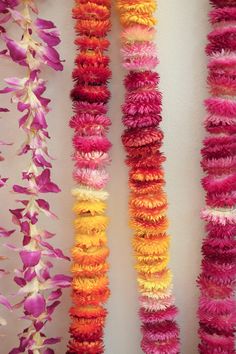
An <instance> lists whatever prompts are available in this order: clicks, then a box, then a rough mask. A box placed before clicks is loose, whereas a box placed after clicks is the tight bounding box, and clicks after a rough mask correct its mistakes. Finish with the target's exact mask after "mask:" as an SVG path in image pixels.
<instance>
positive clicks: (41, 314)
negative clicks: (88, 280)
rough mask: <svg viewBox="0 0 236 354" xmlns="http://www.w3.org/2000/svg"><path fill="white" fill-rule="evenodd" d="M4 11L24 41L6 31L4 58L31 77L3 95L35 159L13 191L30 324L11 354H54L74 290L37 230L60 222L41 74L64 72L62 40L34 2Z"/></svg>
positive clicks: (19, 273) (19, 278)
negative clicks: (49, 196)
mask: <svg viewBox="0 0 236 354" xmlns="http://www.w3.org/2000/svg"><path fill="white" fill-rule="evenodd" d="M17 5H19V7H16V6H17ZM0 11H2V12H5V13H6V17H9V16H10V17H11V18H12V20H13V21H14V22H15V23H16V24H17V25H18V26H19V28H20V30H21V31H22V36H21V39H20V40H19V41H16V40H14V39H12V38H11V37H9V36H8V34H7V33H6V32H5V31H4V30H2V31H1V38H2V40H3V41H4V42H5V44H6V50H5V51H3V52H2V53H1V54H2V55H4V56H5V57H7V58H9V59H11V60H12V61H14V62H16V63H17V64H19V65H21V66H23V67H25V68H26V69H27V75H26V77H23V78H16V77H13V78H8V79H6V80H5V81H6V83H7V85H8V86H7V87H6V88H5V89H3V90H1V91H0V93H11V96H12V98H11V100H12V102H14V103H16V104H17V109H18V111H19V112H21V113H22V112H23V116H22V117H21V118H20V119H19V126H20V128H21V129H22V130H23V131H24V132H25V134H26V140H25V142H24V143H23V145H22V147H21V149H20V152H19V155H24V154H27V153H28V154H30V156H31V157H30V163H29V167H28V168H27V169H26V170H25V171H23V173H22V181H23V185H14V186H13V191H14V192H15V193H17V194H18V195H19V196H18V198H17V201H18V203H19V204H20V207H19V208H17V209H15V210H11V213H12V216H13V222H14V223H15V224H16V225H18V226H19V227H20V231H21V232H22V234H23V243H22V247H21V248H16V247H15V246H13V245H8V247H10V248H11V249H13V250H15V251H18V252H19V255H20V258H21V260H22V263H23V268H22V269H19V270H16V271H15V275H16V276H15V278H14V280H15V282H16V283H17V284H18V285H19V286H20V289H19V291H18V293H17V295H21V296H22V297H23V298H22V301H21V302H20V303H19V304H17V305H15V307H17V308H19V307H22V308H23V312H24V314H23V316H22V317H21V318H22V319H24V320H27V322H28V321H29V322H30V324H29V326H28V327H27V328H25V329H24V330H23V332H22V333H20V334H19V346H18V347H17V348H14V349H13V350H12V351H11V352H10V353H11V354H17V353H23V352H27V353H29V354H30V353H43V354H51V353H54V351H53V350H52V349H51V348H50V345H51V344H55V343H58V342H59V341H60V338H47V337H46V335H45V333H44V329H45V325H46V323H47V322H48V321H50V320H51V317H52V314H53V312H54V310H55V308H56V307H57V306H58V305H59V304H60V301H59V298H60V297H61V295H62V291H61V288H64V287H68V286H69V284H70V277H68V276H65V275H62V274H57V275H54V276H52V275H51V270H52V268H53V264H52V262H51V259H52V258H60V259H68V258H67V257H65V256H64V254H63V252H62V251H61V250H60V249H56V248H54V247H53V246H52V245H51V244H50V243H49V242H48V239H50V238H51V237H52V236H53V234H52V233H51V232H49V231H47V230H44V229H42V228H40V227H39V226H38V220H39V218H40V215H43V214H44V215H46V216H48V217H50V218H55V215H54V214H53V213H52V212H51V210H50V206H49V203H48V202H47V201H46V200H45V199H43V197H42V194H43V195H44V194H46V193H58V192H59V191H60V189H59V188H58V186H57V185H56V184H55V183H54V182H52V180H51V172H50V169H51V167H52V166H51V162H50V157H49V155H48V149H47V139H48V138H49V135H48V132H47V123H46V114H47V113H48V112H49V108H48V104H49V102H50V100H49V99H48V98H45V97H44V96H43V94H44V92H45V90H46V84H45V81H44V80H42V79H41V78H40V72H41V71H40V69H41V66H42V64H46V65H47V66H50V67H52V68H53V69H55V70H62V69H63V67H62V64H61V61H60V57H59V54H58V53H57V51H56V50H55V48H54V47H55V46H56V45H57V44H59V43H60V39H59V33H58V31H57V29H56V27H55V25H54V24H53V22H51V21H47V20H44V19H40V18H38V17H37V18H35V19H34V18H33V17H32V14H33V13H34V14H36V15H37V14H38V10H37V6H36V4H35V2H34V1H33V0H25V1H13V0H12V1H1V2H0ZM23 196H24V197H23ZM20 198H21V199H20ZM48 257H49V258H50V260H49V259H47V258H48Z"/></svg>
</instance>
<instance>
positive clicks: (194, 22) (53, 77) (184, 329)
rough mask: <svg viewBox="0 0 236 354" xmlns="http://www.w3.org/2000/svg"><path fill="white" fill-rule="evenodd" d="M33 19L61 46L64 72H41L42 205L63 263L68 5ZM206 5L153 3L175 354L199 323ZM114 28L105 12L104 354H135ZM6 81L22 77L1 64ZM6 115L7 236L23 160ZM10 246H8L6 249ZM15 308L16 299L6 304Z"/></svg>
mask: <svg viewBox="0 0 236 354" xmlns="http://www.w3.org/2000/svg"><path fill="white" fill-rule="evenodd" d="M38 3H39V4H40V6H39V7H40V17H42V18H47V19H51V20H53V21H55V23H56V24H57V25H58V27H59V28H60V31H61V35H62V43H61V45H60V47H59V50H60V53H61V56H62V58H64V59H65V69H64V72H63V73H57V72H56V73H55V72H52V71H50V70H44V71H43V76H44V77H45V78H47V80H48V90H47V96H48V97H50V98H51V99H52V104H51V108H52V111H51V113H50V114H49V115H48V123H49V131H50V135H51V136H52V139H51V141H50V142H49V147H50V152H51V154H52V155H53V156H54V157H55V158H56V161H54V164H53V166H54V170H53V171H54V172H53V177H54V180H56V182H57V183H58V184H59V185H60V187H61V189H62V193H60V195H56V196H53V197H51V198H50V200H51V201H52V207H53V211H54V212H55V213H56V214H57V215H58V217H59V220H58V221H55V222H53V221H52V222H51V221H48V220H46V219H45V220H42V222H43V223H45V225H46V226H47V227H48V228H49V229H50V230H51V231H53V232H56V237H55V239H54V244H56V245H57V246H59V247H61V248H63V250H64V251H65V252H66V253H67V254H69V250H70V247H71V245H72V244H73V230H72V220H73V215H72V212H71V206H72V203H73V200H72V198H71V196H70V189H71V187H72V186H73V181H72V178H71V171H72V162H71V160H70V155H71V152H72V148H71V134H72V132H71V130H70V129H69V128H68V121H69V119H70V116H71V114H72V111H71V102H70V99H69V91H70V89H71V87H72V81H71V71H72V68H73V60H74V56H75V48H74V45H73V40H74V32H73V21H72V19H71V8H72V5H73V1H72V0H66V1H62V0H47V1H45V0H42V1H38ZM207 12H208V1H207V0H200V1H195V0H181V1H175V0H159V6H158V32H157V44H158V50H159V57H160V61H161V63H160V65H159V67H158V70H159V73H160V75H161V84H160V86H161V90H162V92H163V124H162V128H163V129H164V132H165V141H164V147H163V150H164V152H165V154H166V156H167V163H166V164H165V169H166V180H167V186H166V190H167V192H168V196H169V204H170V207H169V217H170V220H171V226H170V233H171V235H172V244H171V268H172V270H173V272H174V292H175V295H176V302H177V305H178V306H179V309H180V315H179V318H178V320H179V324H180V327H181V342H182V350H181V353H182V354H196V353H197V352H198V351H197V319H196V308H197V298H198V291H197V289H196V283H195V281H196V278H197V275H198V273H199V265H200V258H201V256H200V245H201V239H202V236H203V224H202V222H201V220H200V218H199V211H200V208H201V206H202V205H203V203H204V196H203V193H202V190H201V185H200V179H201V168H200V153H199V151H200V148H201V141H202V138H203V128H202V121H203V117H204V109H203V104H202V102H203V99H204V98H205V97H206V96H207V91H206V85H205V78H206V57H205V54H204V45H205V41H206V34H207V32H208V29H209V28H208V20H207ZM119 34H120V27H119V23H118V16H117V14H116V11H115V9H114V8H113V29H112V33H111V35H110V38H111V41H112V44H111V48H110V56H111V65H112V70H113V79H112V82H111V85H110V87H111V92H112V99H111V102H110V116H111V119H112V123H113V125H112V128H111V131H110V139H111V141H112V143H113V149H112V159H113V162H112V165H111V167H110V174H111V182H110V184H109V192H110V194H111V196H110V199H109V215H110V226H109V230H108V233H109V246H110V249H111V255H110V264H111V270H110V274H109V277H110V283H111V284H110V287H111V293H112V295H111V298H110V300H109V303H108V309H109V317H108V320H107V325H106V333H105V343H106V354H141V353H142V351H141V350H140V348H139V342H140V333H139V320H138V316H137V310H138V305H137V291H136V279H135V272H134V270H133V263H134V260H133V256H132V249H131V242H130V241H131V237H132V236H131V232H130V230H129V228H128V213H127V210H128V209H127V201H128V188H127V168H126V166H125V164H124V152H123V148H122V145H121V141H120V135H121V132H122V129H123V128H122V126H121V111H120V105H121V103H122V102H123V95H124V91H123V85H122V80H123V77H124V71H123V70H122V68H121V65H120V53H119V48H120V43H119ZM14 75H20V76H21V75H23V71H22V70H21V69H19V68H16V66H15V65H10V64H7V63H5V62H2V63H1V68H0V79H1V81H0V82H1V85H2V86H3V83H2V82H3V78H4V77H11V76H14ZM8 99H9V97H6V96H5V97H2V96H1V97H0V103H1V104H0V106H6V105H8V106H10V105H9V101H8ZM10 107H11V109H12V111H11V113H10V114H8V115H7V117H6V118H4V119H1V121H0V123H1V129H0V132H1V137H0V138H1V139H3V138H4V139H7V140H8V141H12V142H14V145H13V146H12V147H10V148H7V149H4V151H6V153H5V155H6V158H7V159H6V161H5V162H3V163H2V164H1V171H4V173H3V172H1V174H4V175H7V176H9V177H10V181H9V183H8V187H7V188H4V190H1V210H0V219H1V226H5V227H7V228H10V227H11V222H10V216H9V212H8V209H9V208H13V209H14V208H16V203H15V201H14V199H15V196H14V195H13V194H10V193H9V190H10V189H11V185H12V184H14V183H17V182H18V181H19V178H20V172H21V170H23V169H24V168H25V166H27V159H25V158H22V157H17V156H16V151H17V149H18V148H19V146H20V144H21V143H22V141H23V139H24V134H23V133H22V132H20V130H19V129H18V122H17V120H18V117H19V115H18V113H17V112H16V111H15V109H13V106H12V105H11V106H10ZM20 239H21V235H20V233H19V232H18V231H17V232H16V233H15V235H14V236H13V237H12V238H11V241H12V242H13V243H15V244H19V242H20ZM9 242H10V240H9ZM3 253H4V254H6V255H8V256H9V257H10V259H9V260H8V261H6V262H5V266H6V267H7V268H8V269H10V270H11V274H10V277H9V278H4V279H3V280H1V283H0V284H1V285H0V288H1V290H2V291H3V292H4V293H13V292H14V289H16V287H15V286H14V285H13V281H12V279H11V278H12V277H13V275H14V274H13V273H12V270H13V269H14V268H15V267H17V266H19V264H20V262H19V258H18V256H17V254H15V253H12V252H9V251H6V250H5V249H4V248H1V252H0V254H3ZM69 267H70V265H69V263H66V262H56V266H55V270H56V271H57V272H65V273H68V272H69ZM13 301H15V299H14V298H13ZM69 306H70V291H69V290H66V291H65V292H64V296H63V298H62V305H61V306H60V308H59V309H58V310H57V312H56V314H55V316H54V321H53V324H49V325H48V327H47V332H48V334H49V335H52V336H62V343H61V344H60V345H58V346H56V347H55V351H56V353H57V354H63V353H65V352H66V343H67V340H68V334H67V333H68V326H69V318H68V308H69ZM1 311H2V312H4V314H5V316H6V317H7V318H8V326H7V327H5V328H4V329H3V330H2V332H4V333H5V336H3V337H1V339H0V341H1V345H0V354H7V353H8V352H9V350H10V348H12V347H13V344H14V343H16V341H17V339H16V336H17V333H18V332H19V331H20V329H22V328H23V325H24V323H23V322H22V321H20V320H19V319H17V314H16V313H14V314H8V313H7V312H5V311H3V310H2V309H1Z"/></svg>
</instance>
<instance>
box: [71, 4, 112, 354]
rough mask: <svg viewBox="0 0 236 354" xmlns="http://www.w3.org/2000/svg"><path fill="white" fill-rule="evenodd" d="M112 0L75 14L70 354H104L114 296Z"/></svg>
mask: <svg viewBox="0 0 236 354" xmlns="http://www.w3.org/2000/svg"><path fill="white" fill-rule="evenodd" d="M110 7H111V2H110V0H91V1H89V2H87V1H85V0H76V1H75V6H74V8H73V18H74V19H75V20H76V24H75V31H76V34H77V35H78V36H77V38H76V40H75V44H76V46H77V47H78V54H77V56H76V59H75V64H76V67H75V69H74V71H73V80H74V81H75V85H74V88H73V90H72V92H71V98H72V101H73V109H74V113H75V114H74V116H73V117H72V119H71V121H70V126H71V128H73V129H74V137H73V146H74V154H73V160H74V161H75V169H74V174H73V177H74V180H75V182H76V184H77V186H76V187H75V188H74V189H73V195H74V197H75V198H76V201H75V204H74V212H75V214H76V219H75V222H74V227H75V246H74V247H73V249H72V258H73V265H72V269H71V271H72V274H73V282H72V301H73V306H72V307H71V309H70V315H71V319H72V323H71V325H70V333H71V340H70V342H69V345H68V353H71V354H72V353H77V354H78V353H81V354H84V353H86V354H90V353H91V354H99V353H103V352H104V344H103V329H104V324H105V319H106V315H107V311H106V309H105V308H104V306H103V305H104V303H105V302H106V301H107V299H108V296H109V293H110V292H109V288H108V277H107V271H108V264H107V257H108V255H109V250H108V246H107V237H106V228H107V224H108V218H107V216H106V213H105V212H106V199H107V197H108V193H107V191H106V190H105V187H106V185H107V182H108V173H107V170H106V167H107V165H108V164H109V162H110V157H109V149H110V147H111V143H110V142H109V140H108V138H107V132H108V128H109V126H110V119H109V118H108V117H107V103H108V100H109V97H110V92H109V89H108V87H107V83H108V79H109V78H110V75H111V72H110V69H109V66H108V65H109V57H108V56H107V55H106V53H105V52H106V50H107V49H108V46H109V41H108V40H107V38H106V36H107V33H108V31H109V30H110V26H111V24H110Z"/></svg>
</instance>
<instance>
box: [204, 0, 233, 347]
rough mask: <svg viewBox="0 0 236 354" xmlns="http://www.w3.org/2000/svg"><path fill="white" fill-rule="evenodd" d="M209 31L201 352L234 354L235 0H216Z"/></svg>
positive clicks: (212, 0)
mask: <svg viewBox="0 0 236 354" xmlns="http://www.w3.org/2000/svg"><path fill="white" fill-rule="evenodd" d="M210 2H211V4H212V5H213V9H212V10H211V11H210V14H209V18H210V22H211V25H212V27H213V29H212V30H211V32H210V33H209V35H208V44H207V47H206V53H207V55H208V57H209V63H208V78H207V83H208V86H209V93H210V95H211V97H209V98H208V99H206V101H205V107H206V111H207V117H206V119H205V128H206V131H207V134H208V135H207V136H206V138H205V139H204V141H203V148H202V151H201V152H202V162H201V164H202V168H203V171H204V172H205V173H206V176H205V177H204V178H203V179H202V186H203V188H204V190H205V191H206V207H205V208H204V209H203V210H202V218H203V219H204V220H205V221H206V232H207V236H206V238H205V239H204V240H203V245H202V253H203V260H202V269H201V274H200V276H199V279H198V285H199V288H200V291H201V294H200V300H199V308H198V316H199V324H200V328H199V337H200V344H199V353H201V354H213V353H215V354H218V353H221V354H234V353H235V349H234V329H235V323H236V311H235V300H234V295H233V293H234V289H235V274H236V264H235V255H236V252H235V245H236V244H235V233H236V212H235V207H236V193H235V192H236V155H235V153H236V136H235V133H236V120H235V117H236V103H235V96H236V80H235V73H236V71H235V68H236V53H235V51H236V36H235V34H236V30H235V23H236V1H235V0H211V1H210Z"/></svg>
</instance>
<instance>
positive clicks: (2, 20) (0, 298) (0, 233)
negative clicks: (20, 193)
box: [0, 0, 17, 326]
mask: <svg viewBox="0 0 236 354" xmlns="http://www.w3.org/2000/svg"><path fill="white" fill-rule="evenodd" d="M16 4H17V1H16V0H10V1H7V0H6V1H4V0H1V1H0V32H5V29H4V27H3V26H4V25H5V24H6V23H7V22H8V21H9V19H10V18H11V16H10V14H9V11H8V7H9V5H11V7H15V6H16ZM6 112H9V110H8V109H7V108H3V107H0V114H2V113H6ZM1 118H2V117H1ZM7 145H11V144H9V143H7V142H5V141H3V140H0V147H1V148H2V147H3V146H7ZM4 160H5V158H4V156H3V154H2V151H0V162H2V161H4ZM7 181H8V178H6V177H2V176H1V175H0V188H2V187H4V186H5V184H6V183H7ZM13 232H14V230H6V229H5V228H4V227H2V226H0V238H6V237H9V236H11V234H12V233H13ZM6 259H7V257H5V256H2V255H0V261H4V260H6ZM6 274H8V272H7V271H6V270H5V269H3V268H0V279H2V277H3V276H4V275H6ZM0 304H1V305H3V306H5V307H6V308H7V309H8V310H12V306H11V304H10V302H9V301H8V299H7V298H6V296H4V295H3V294H2V293H1V292H0ZM6 323H7V322H6V320H5V318H3V317H2V316H0V326H5V325H6Z"/></svg>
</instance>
